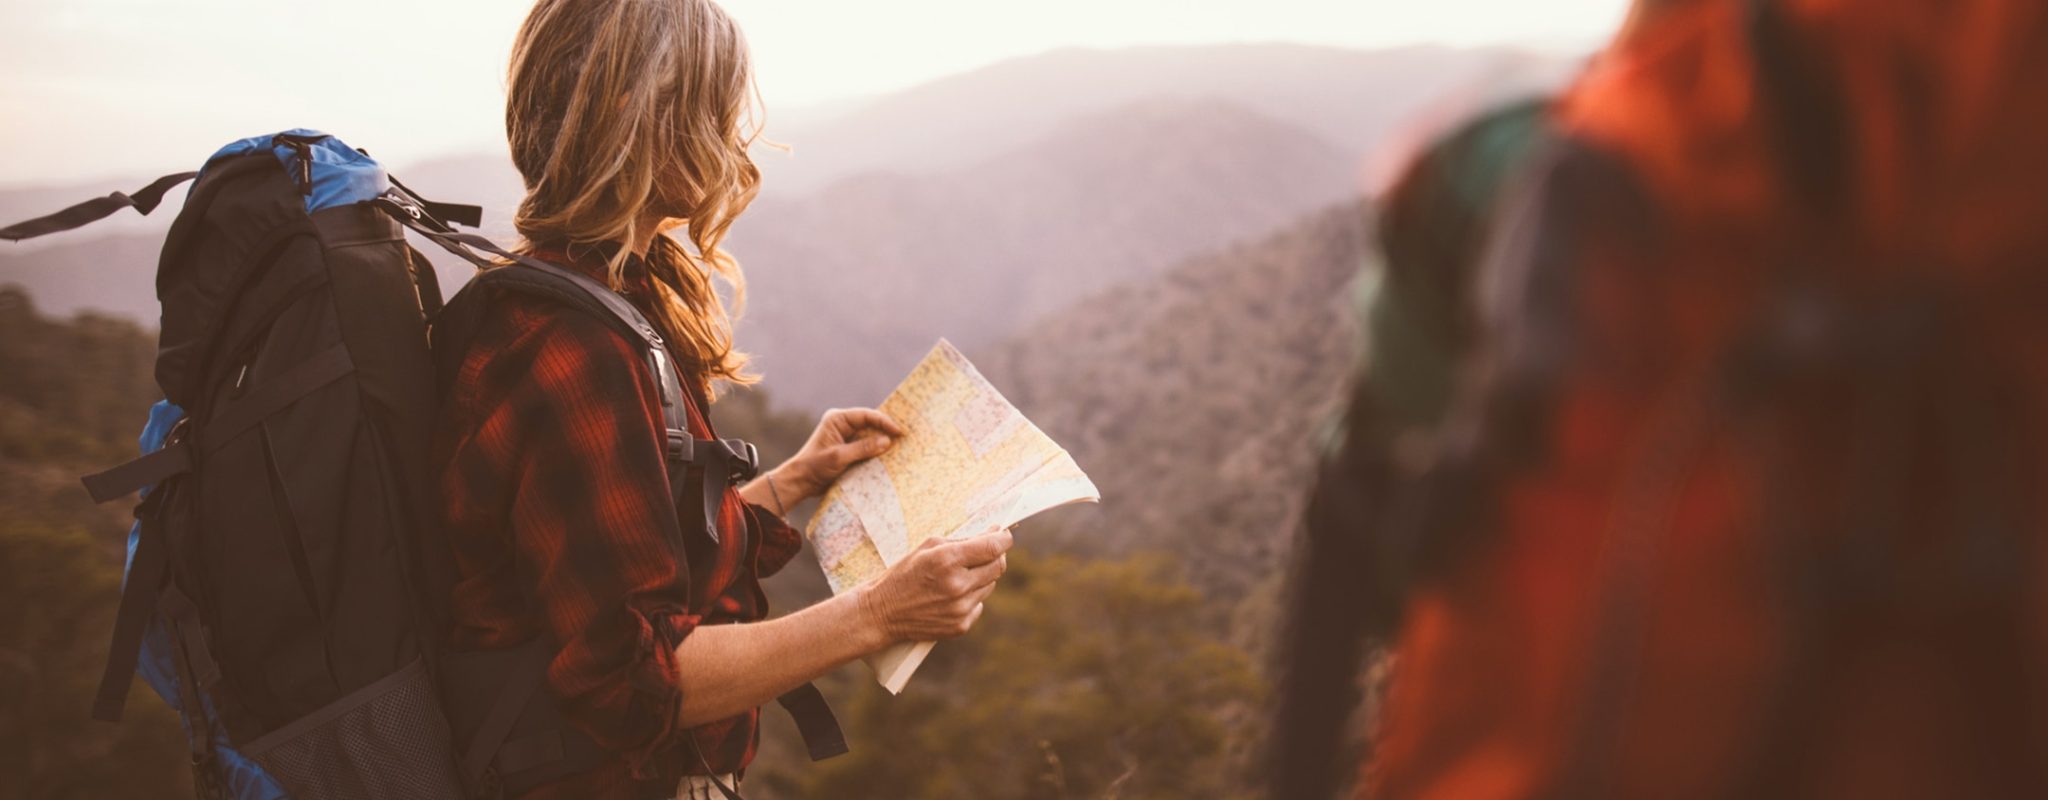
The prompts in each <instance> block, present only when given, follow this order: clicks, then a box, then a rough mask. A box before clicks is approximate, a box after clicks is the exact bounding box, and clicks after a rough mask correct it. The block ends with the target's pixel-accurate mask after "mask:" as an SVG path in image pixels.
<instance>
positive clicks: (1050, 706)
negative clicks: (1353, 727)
mask: <svg viewBox="0 0 2048 800" xmlns="http://www.w3.org/2000/svg"><path fill="white" fill-rule="evenodd" d="M1010 558H1011V569H1010V574H1009V576H1008V577H1006V578H1005V579H1004V581H1003V584H1002V586H1001V587H999V588H998V589H997V591H996V593H995V594H994V595H992V596H991V597H990V598H989V600H988V611H987V614H986V616H985V617H984V618H983V620H982V623H981V624H980V625H978V626H977V627H976V629H975V631H974V632H973V633H972V634H969V635H968V636H967V637H965V638H962V639H957V640H954V641H950V642H946V643H943V644H941V645H939V647H938V648H937V649H935V650H934V651H933V652H932V656H931V659H930V661H928V662H927V663H926V664H925V666H924V668H923V669H922V670H920V671H919V673H918V674H917V676H916V677H915V678H913V679H912V680H911V682H910V685H909V687H908V688H907V689H905V691H904V693H903V694H902V695H901V696H897V697H891V696H889V695H888V694H886V693H885V692H882V691H880V690H879V689H877V688H876V687H875V686H873V684H872V683H869V684H867V685H865V686H862V687H857V689H856V690H855V691H851V692H849V693H848V694H850V695H851V698H850V699H848V700H845V701H842V704H841V707H842V709H843V710H844V717H845V721H846V728H847V733H848V736H849V737H850V739H851V741H852V744H853V752H852V753H851V754H849V755H847V756H845V757H843V758H841V759H838V760H834V761H830V762H826V763H825V764H821V765H814V766H799V767H796V768H794V769H791V770H783V771H780V772H778V773H776V774H774V775H772V776H763V777H764V778H768V780H767V782H768V783H770V784H771V785H775V784H781V785H782V786H784V787H786V789H785V793H787V794H788V795H790V796H795V797H833V798H852V799H855V800H857V799H858V798H902V797H975V798H989V799H991V800H1004V799H1006V798H1015V799H1016V800H1041V799H1044V800H1051V799H1052V798H1125V799H1126V800H1138V799H1139V798H1186V797H1215V798H1220V797H1229V796H1232V795H1234V794H1238V793H1240V787H1241V786H1242V785H1243V784H1242V781H1241V776H1239V775H1237V774H1234V772H1235V766H1234V765H1233V762H1232V760H1231V759H1230V758H1229V757H1228V752H1227V751H1228V748H1229V742H1230V740H1231V739H1232V738H1233V737H1232V735H1231V727H1232V725H1233V724H1234V721H1235V720H1237V719H1241V718H1242V716H1243V712H1244V711H1246V710H1248V709H1250V708H1252V707H1254V706H1255V704H1256V703H1257V702H1258V697H1259V695H1260V692H1261V688H1260V684H1259V681H1258V679H1257V677H1256V674H1255V672H1254V670H1253V667H1252V662H1251V660H1250V658H1249V657H1248V656H1246V655H1245V654H1244V653H1242V652H1240V651H1238V650H1236V649H1234V648H1232V647H1230V646H1229V645H1228V644H1225V643H1224V642H1223V640H1222V623H1221V620H1219V619H1217V618H1216V616H1215V615H1214V614H1213V613H1211V612H1210V610H1209V608H1208V607H1207V605H1206V604H1205V602H1204V600H1203V598H1202V597H1201V595H1200V593H1198V592H1197V591H1196V590H1194V589H1193V588H1192V587H1190V586H1188V585H1187V584H1185V583H1183V582H1181V581H1180V580H1178V579H1177V578H1176V577H1175V575H1174V571H1173V570H1172V569H1170V568H1169V562H1167V561H1166V560H1165V559H1163V558H1161V557H1157V556H1139V557H1134V558H1130V559H1125V560H1116V561H1106V560H1105V561H1090V560H1079V559H1074V558H1069V557H1062V556H1041V557H1033V556H1031V555H1030V554H1028V553H1026V552H1023V551H1013V552H1012V554H1011V557H1010ZM861 677H863V678H865V677H866V675H865V673H862V676H861ZM792 773H793V774H792Z"/></svg>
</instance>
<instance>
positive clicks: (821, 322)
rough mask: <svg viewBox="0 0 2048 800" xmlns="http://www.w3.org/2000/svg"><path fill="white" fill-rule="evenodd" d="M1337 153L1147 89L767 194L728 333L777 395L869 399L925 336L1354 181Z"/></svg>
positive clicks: (1047, 305)
mask: <svg viewBox="0 0 2048 800" xmlns="http://www.w3.org/2000/svg"><path fill="white" fill-rule="evenodd" d="M1345 163H1346V160H1345V159H1344V158H1343V156H1342V155H1341V154H1340V152H1339V151H1337V150H1336V149H1335V148H1333V147H1331V146H1329V145H1328V144H1327V143H1326V142H1324V141H1322V140H1321V139H1319V138H1317V137H1315V136H1314V135H1312V134H1309V133H1307V132H1305V131H1303V130H1301V129H1300V128H1298V127H1295V126H1291V125H1288V124H1285V123H1282V122H1279V121H1277V120H1274V119H1271V118H1268V117H1265V116H1262V115H1259V114H1256V113H1253V112H1250V111H1246V110H1244V109H1243V108H1240V107H1237V106H1234V105H1230V104H1226V103H1223V102H1220V101H1214V100H1208V101H1188V100H1157V101H1152V102H1148V103H1144V104H1137V105H1131V106H1124V107H1121V108H1118V109H1116V110H1114V111H1110V112H1105V113H1102V114H1098V115H1093V116H1088V117H1083V118H1080V119H1076V120H1074V121H1072V122H1070V123H1069V124H1067V125H1065V126H1063V127H1061V128H1059V129H1058V130H1056V131H1055V132H1054V133H1052V134H1051V135H1049V136H1047V137H1045V138H1042V139H1038V140H1036V141H1033V142H1031V143H1028V144H1026V145H1025V146H1023V147H1020V148H1018V149H1016V150H1012V151H1009V152H1006V153H1004V154H1002V155H999V156H997V157H994V158H991V159H988V160H984V161H981V162H977V163H974V164H968V165H963V166H961V167H958V168H955V169H952V170H949V171H946V172H943V173H929V174H922V175H906V174H898V173H875V174H868V175H863V176H857V177H852V178H847V179H844V180H841V181H839V182H837V183H834V184H833V185H831V186H830V187H828V188H826V189H823V190H821V191H819V192H816V193H813V194H810V195H807V196H802V197H799V198H796V199H794V200H778V199H772V198H764V199H763V200H762V201H761V203H760V204H759V205H758V207H757V208H756V209H755V210H754V211H753V212H750V213H749V215H748V216H747V217H746V218H744V219H743V220H742V221H741V223H740V225H739V226H736V227H735V229H734V236H733V244H732V247H733V250H734V251H735V252H736V253H738V254H739V255H740V257H741V259H742V261H743V262H744V264H745V265H746V268H747V274H748V276H749V280H750V282H751V286H752V296H753V300H752V301H751V304H750V306H749V309H748V311H747V316H746V317H745V319H744V322H743V325H742V328H741V342H742V344H743V345H745V346H746V347H748V348H751V349H753V350H754V351H756V352H757V353H758V354H759V355H760V356H761V362H760V363H761V366H762V368H763V369H764V370H765V371H766V372H767V375H768V385H769V387H770V389H771V391H772V392H773V394H774V395H775V396H776V397H777V398H780V399H782V400H785V401H788V402H794V403H798V404H807V405H812V406H817V405H826V404H848V403H873V402H878V401H879V400H880V399H881V397H882V395H883V394H885V393H886V392H887V391H888V389H889V387H890V386H892V385H894V383H895V381H896V380H897V379H898V378H900V377H902V375H903V374H904V373H905V372H907V371H908V370H909V367H910V365H911V364H913V363H915V362H916V359H917V357H918V356H919V355H921V354H923V353H924V352H925V351H926V350H927V349H929V348H930V347H931V344H932V342H933V341H934V340H935V339H937V338H938V337H939V336H940V335H945V336H947V337H950V338H952V339H953V341H954V342H955V343H957V344H959V345H961V346H963V347H969V348H972V347H976V346H979V345H984V344H992V343H995V342H997V341H1000V340H1001V339H1003V338H1004V337H1007V336H1009V335H1011V334H1013V333H1015V332H1016V331H1018V330H1021V329H1023V327H1024V326H1025V325H1027V324H1029V323H1031V322H1033V321H1036V320H1038V319H1041V318H1043V317H1044V316H1045V315H1047V314H1050V313H1052V312H1055V311H1058V310H1060V309H1062V308H1065V307H1067V306H1069V305H1071V304H1073V303H1074V302H1076V301H1079V300H1081V299H1082V298H1084V297H1087V296H1089V295H1092V294H1095V293H1097V292H1100V291H1102V290H1105V289H1108V288H1110V287H1113V286H1116V285H1119V284H1121V283H1124V282H1127V281H1131V280H1136V279H1142V278H1144V277H1146V276H1149V275H1152V274H1156V273H1157V272H1159V271H1160V270H1163V269H1165V268H1167V267H1168V266H1171V265H1172V264H1174V263H1175V262H1177V261H1180V260H1182V259H1186V258H1188V257H1191V256H1194V255H1197V254H1200V253H1206V252H1209V251H1212V250H1215V249H1217V248H1220V247H1223V246H1225V245H1228V244H1230V243H1232V242H1234V241H1238V240H1241V239H1244V238H1247V237H1252V236H1257V235H1260V234H1263V233H1265V232H1267V231H1270V230H1272V229H1274V228H1276V227H1278V226H1280V225H1283V224H1286V223H1288V222H1290V221H1292V220H1294V219H1295V218H1297V217H1299V216H1301V215H1302V214H1304V213H1307V212H1309V211H1311V210H1313V209H1315V208H1318V207H1321V206H1324V205H1328V204H1329V203H1332V202H1335V201H1337V200H1339V199H1342V198H1344V197H1347V196H1354V195H1356V194H1357V193H1358V191H1359V190H1358V187H1357V184H1356V179H1355V178H1354V177H1353V176H1352V175H1351V174H1349V170H1347V169H1345V168H1344V166H1343V165H1344V164H1345Z"/></svg>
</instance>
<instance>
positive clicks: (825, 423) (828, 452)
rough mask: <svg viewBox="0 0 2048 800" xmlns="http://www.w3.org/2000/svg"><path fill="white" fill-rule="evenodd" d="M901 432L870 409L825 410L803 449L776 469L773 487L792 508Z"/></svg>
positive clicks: (884, 449) (881, 450)
mask: <svg viewBox="0 0 2048 800" xmlns="http://www.w3.org/2000/svg"><path fill="white" fill-rule="evenodd" d="M903 433H904V431H903V426H901V425H898V424H896V421H895V420H893V419H890V418H889V417H888V416H887V415H885V414H883V413H882V412H880V411H876V410H874V409H872V408H835V409H832V410H831V411H827V412H825V416H824V418H822V419H820V420H818V429H817V430H815V431H812V432H811V438H810V440H809V441H806V442H804V446H803V449H801V450H798V451H797V452H796V455H794V456H791V457H790V459H789V460H788V461H786V462H784V463H783V465H782V466H780V467H777V468H776V470H775V475H774V478H773V479H774V481H775V485H776V488H777V489H779V490H781V491H782V492H784V494H783V495H782V499H783V500H784V501H786V502H788V503H789V504H792V505H794V504H795V503H798V502H800V501H802V500H803V499H804V498H808V497H813V496H816V495H819V494H823V493H824V491H825V489H826V487H829V486H831V485H832V482H833V481H836V480H839V476H840V475H841V474H843V473H845V472H846V469H847V468H848V467H851V466H853V465H855V464H858V463H860V462H862V461H866V460H868V459H870V458H874V457H875V456H878V455H881V454H883V453H886V452H888V451H889V448H890V447H891V446H893V445H895V444H896V437H898V436H902V435H903Z"/></svg>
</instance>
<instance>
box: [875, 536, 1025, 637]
mask: <svg viewBox="0 0 2048 800" xmlns="http://www.w3.org/2000/svg"><path fill="white" fill-rule="evenodd" d="M1010 543H1011V538H1010V532H1009V531H1007V530H998V531H994V532H992V533H984V534H982V535H980V536H976V537H974V538H972V539H961V540H958V541H950V542H949V541H944V540H941V539H936V538H934V539H926V540H925V541H924V544H922V545H920V546H919V547H918V548H917V549H916V550H914V551H912V552H911V553H910V555H908V556H905V557H904V559H903V560H902V561H898V562H896V565H895V566H893V567H890V568H889V571H888V572H884V573H882V576H881V577H880V578H876V579H875V581H874V582H873V583H870V584H867V585H866V586H863V587H862V588H861V589H860V592H861V596H860V607H861V610H862V611H863V612H865V615H866V616H867V617H868V619H869V624H871V625H874V626H876V627H878V628H879V629H880V630H881V631H882V632H883V634H884V635H885V637H886V638H887V639H888V641H890V642H892V643H894V642H933V641H938V640H940V639H951V638H953V637H955V636H960V635H962V634H965V633H967V631H968V629H970V628H973V627H974V621H975V620H978V619H980V618H981V608H982V606H981V601H982V600H983V599H985V598H987V597H988V595H989V593H990V592H993V591H995V589H996V579H997V578H1000V577H1002V576H1003V571H1004V570H1006V569H1008V568H1009V560H1008V559H1007V558H1006V557H1005V556H1004V555H1003V554H1004V553H1006V552H1008V551H1009V549H1010Z"/></svg>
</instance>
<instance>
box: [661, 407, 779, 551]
mask: <svg viewBox="0 0 2048 800" xmlns="http://www.w3.org/2000/svg"><path fill="white" fill-rule="evenodd" d="M665 455H666V457H667V461H668V468H669V471H668V480H669V492H670V494H672V495H673V496H674V498H675V503H676V513H677V515H681V514H682V513H683V504H684V503H685V502H686V501H687V498H688V496H689V492H688V489H689V480H690V468H691V467H697V468H699V469H701V470H702V471H703V484H702V485H703V489H704V491H703V495H704V497H703V501H704V502H703V505H704V532H705V533H706V534H707V535H709V536H710V537H711V541H713V542H716V541H718V511H719V509H720V508H721V507H722V506H724V505H725V493H726V490H728V489H730V488H731V487H733V486H737V485H740V484H743V483H746V482H747V481H750V480H753V479H754V476H756V475H759V474H760V473H761V452H760V450H758V449H756V448H755V447H754V444H753V443H752V442H747V441H742V440H740V439H699V438H696V437H694V436H691V435H690V433H689V432H688V431H685V430H680V429H677V428H670V429H669V430H668V444H667V447H666V452H665Z"/></svg>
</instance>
